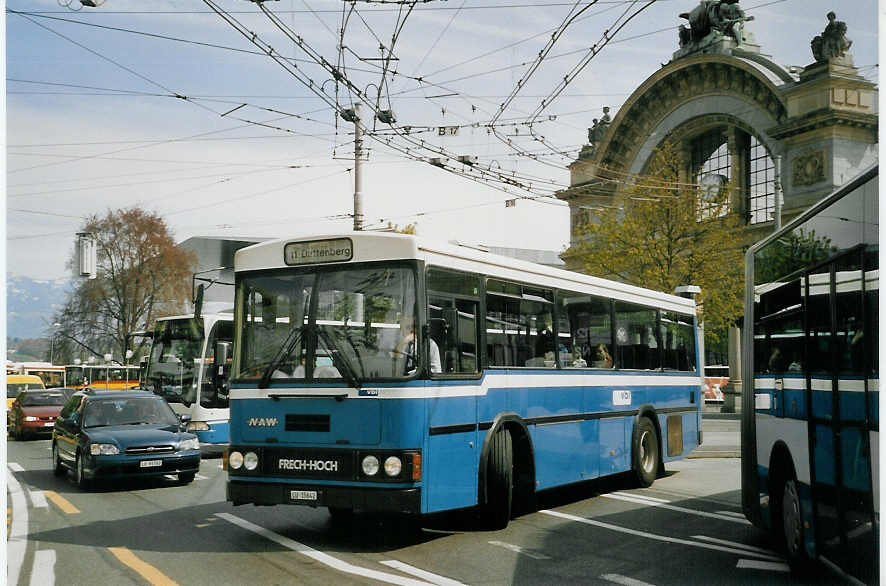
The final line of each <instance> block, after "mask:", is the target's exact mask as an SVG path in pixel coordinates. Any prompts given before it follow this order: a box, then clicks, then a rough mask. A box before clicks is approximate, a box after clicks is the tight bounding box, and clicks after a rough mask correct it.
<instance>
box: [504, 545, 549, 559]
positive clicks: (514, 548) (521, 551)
mask: <svg viewBox="0 0 886 586" xmlns="http://www.w3.org/2000/svg"><path fill="white" fill-rule="evenodd" d="M489 544H490V545H497V546H499V547H503V548H505V549H509V550H511V551H515V552H517V553H519V554H522V555H525V556H527V557H531V558H532V559H534V560H549V559H551V558H550V557H548V556H546V555H544V554H541V553H536V552H534V551H532V550H530V549H524V548H522V547H520V546H519V545H514V544H512V543H505V542H504V541H490V542H489Z"/></svg>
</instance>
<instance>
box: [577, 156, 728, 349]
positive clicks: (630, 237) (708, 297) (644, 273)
mask: <svg viewBox="0 0 886 586" xmlns="http://www.w3.org/2000/svg"><path fill="white" fill-rule="evenodd" d="M679 172H680V158H679V157H678V156H677V153H676V150H675V148H674V147H673V146H672V145H669V144H664V145H662V146H660V147H659V149H658V150H657V151H656V153H655V154H654V156H653V158H652V160H651V162H650V164H649V168H648V172H647V174H645V175H642V176H637V177H635V178H632V179H631V180H630V181H629V182H628V185H626V186H625V188H624V189H623V190H621V191H620V192H619V193H618V194H617V195H616V196H615V197H614V198H613V201H612V203H611V205H607V206H605V207H602V208H598V207H596V206H595V207H594V208H593V212H594V213H593V216H594V218H593V220H591V221H588V222H586V223H585V224H584V225H582V226H579V227H578V228H577V230H578V234H577V235H578V238H576V240H578V241H579V244H577V245H576V247H575V248H576V252H577V256H578V258H579V259H580V260H581V262H582V264H583V266H584V270H585V272H587V273H588V274H591V275H596V276H600V277H605V278H610V279H614V280H617V281H621V282H624V283H629V284H632V285H638V286H641V287H646V288H649V289H656V290H659V291H664V292H667V293H672V292H673V291H674V288H675V287H677V286H679V285H698V286H699V287H700V288H701V294H700V295H699V296H698V298H697V301H698V302H699V306H700V308H701V309H702V311H701V312H700V314H701V315H700V316H699V317H700V319H702V318H703V319H704V322H705V333H706V336H705V337H706V339H707V340H708V342H709V343H708V347H709V348H712V347H714V345H719V344H718V342H719V343H720V344H722V342H723V341H725V337H726V336H725V332H726V329H727V328H728V327H729V326H730V325H732V324H734V323H735V321H736V320H737V319H738V317H739V316H741V314H742V291H743V287H744V255H743V248H744V244H745V242H744V236H743V227H744V223H743V221H742V219H741V218H740V217H739V215H738V214H737V213H735V212H734V211H733V210H731V209H730V193H732V192H733V190H734V188H733V187H732V186H731V185H725V186H720V188H719V189H707V190H705V189H704V188H701V187H699V186H695V185H691V184H687V183H681V182H680V173H679Z"/></svg>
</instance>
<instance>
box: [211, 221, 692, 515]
mask: <svg viewBox="0 0 886 586" xmlns="http://www.w3.org/2000/svg"><path fill="white" fill-rule="evenodd" d="M235 271H236V294H235V312H234V313H235V317H234V365H233V372H232V378H231V387H232V388H231V446H230V447H229V453H228V456H227V459H226V462H227V467H228V470H229V476H228V485H227V498H228V500H229V501H231V502H233V503H234V504H235V505H240V504H245V503H253V504H257V505H276V504H285V503H288V504H298V505H309V506H325V507H328V508H329V510H330V513H331V514H332V516H333V519H335V518H342V517H344V518H347V517H348V516H349V515H350V514H351V513H352V512H353V511H355V510H357V511H381V512H391V513H405V514H426V513H434V512H439V511H447V510H452V509H460V508H468V507H475V506H479V507H480V508H481V510H482V511H483V513H484V517H485V519H486V521H487V522H488V524H489V525H491V526H496V527H503V526H505V525H507V523H508V521H509V519H510V518H511V516H512V513H513V512H514V511H521V510H527V509H529V508H530V507H531V506H532V503H533V501H534V496H535V493H536V491H539V490H544V489H549V488H553V487H558V486H563V485H567V484H570V483H576V482H580V481H584V480H588V479H592V478H597V477H601V476H606V475H610V474H617V473H624V472H628V473H630V472H631V471H633V475H634V477H635V478H636V481H637V482H639V483H640V484H641V485H644V486H648V485H650V484H651V483H652V482H653V481H654V480H655V478H656V476H657V475H659V474H661V472H662V471H663V466H664V463H665V462H668V461H671V460H675V459H678V458H683V457H685V456H686V455H687V454H689V453H690V452H691V451H692V450H693V449H694V448H695V447H697V446H698V445H699V443H700V441H701V426H700V422H701V419H700V417H701V410H700V407H701V404H702V402H703V401H702V397H701V384H702V380H701V372H700V367H699V347H700V341H699V339H698V331H697V328H696V320H695V302H694V301H693V300H691V299H686V298H683V297H679V296H675V295H668V294H663V293H659V292H656V291H651V290H648V289H643V288H640V287H634V286H629V285H624V284H620V283H615V282H612V281H608V280H604V279H600V278H595V277H590V276H586V275H582V274H578V273H573V272H568V271H565V270H560V269H554V268H549V267H546V266H542V265H537V264H533V263H528V262H522V261H518V260H514V259H511V258H506V257H500V256H496V255H492V254H489V253H485V252H482V251H478V250H475V249H471V248H466V247H460V246H455V245H444V244H436V243H432V242H428V241H425V240H423V239H420V238H416V237H413V236H407V235H401V234H381V233H363V232H354V233H349V234H345V235H337V236H329V237H323V238H311V239H303V238H298V239H287V240H279V241H273V242H267V243H261V244H257V245H254V246H251V247H248V248H244V249H242V250H239V251H238V252H237V254H236V259H235Z"/></svg>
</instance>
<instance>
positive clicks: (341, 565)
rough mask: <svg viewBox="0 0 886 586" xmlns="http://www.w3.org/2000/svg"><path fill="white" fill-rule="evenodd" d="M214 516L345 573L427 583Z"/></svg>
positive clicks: (411, 584) (405, 585) (407, 584)
mask: <svg viewBox="0 0 886 586" xmlns="http://www.w3.org/2000/svg"><path fill="white" fill-rule="evenodd" d="M215 516H216V517H218V518H220V519H224V520H225V521H228V522H229V523H233V524H234V525H237V526H238V527H240V528H242V529H246V530H247V531H252V532H253V533H257V534H258V535H261V536H262V537H264V538H265V539H268V540H270V541H273V542H275V543H278V544H280V545H282V546H283V547H286V548H289V549H291V550H292V551H296V552H298V553H300V554H302V555H304V556H307V557H309V558H311V559H312V560H314V561H317V562H320V563H321V564H323V565H326V566H329V567H330V568H333V569H335V570H338V571H340V572H345V573H346V574H354V575H356V576H363V577H366V578H372V579H373V580H378V581H379V582H387V583H388V584H401V585H402V586H419V585H421V586H427V585H428V584H429V582H421V581H419V580H412V579H410V578H404V577H403V576H397V575H395V574H388V573H387V572H379V571H377V570H370V569H368V568H361V567H359V566H355V565H353V564H349V563H348V562H345V561H342V560H340V559H338V558H335V557H332V556H331V555H329V554H326V553H323V552H322V551H317V550H316V549H314V548H313V547H310V546H308V545H305V544H303V543H299V542H298V541H295V540H293V539H289V538H288V537H284V536H282V535H278V534H277V533H274V532H273V531H271V530H269V529H265V528H264V527H260V526H258V525H256V524H254V523H250V522H249V521H247V520H245V519H241V518H240V517H236V516H234V515H231V514H228V513H215Z"/></svg>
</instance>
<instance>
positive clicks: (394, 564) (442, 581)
mask: <svg viewBox="0 0 886 586" xmlns="http://www.w3.org/2000/svg"><path fill="white" fill-rule="evenodd" d="M381 563H382V564H384V565H386V566H388V567H389V568H394V569H395V570H400V571H401V572H403V573H404V574H409V575H411V576H415V577H416V578H421V579H422V580H427V581H428V582H430V583H431V584H438V585H439V586H465V585H464V584H462V583H461V582H458V581H456V580H452V579H450V578H447V577H445V576H438V575H437V574H432V573H431V572H428V571H425V570H421V569H419V568H416V567H413V566H410V565H409V564H404V563H403V562H400V561H397V560H386V561H383V562H381Z"/></svg>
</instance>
